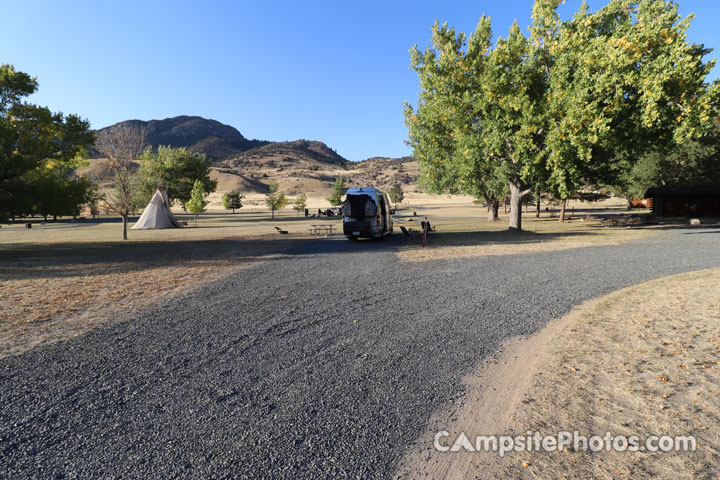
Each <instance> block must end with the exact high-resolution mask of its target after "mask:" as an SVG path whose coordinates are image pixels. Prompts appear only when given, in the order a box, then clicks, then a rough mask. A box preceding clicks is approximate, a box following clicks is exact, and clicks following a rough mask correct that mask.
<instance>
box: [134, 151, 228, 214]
mask: <svg viewBox="0 0 720 480" xmlns="http://www.w3.org/2000/svg"><path fill="white" fill-rule="evenodd" d="M138 160H139V161H140V170H139V171H138V175H139V181H138V191H137V193H136V196H135V199H134V203H135V204H136V206H138V207H144V206H145V205H147V203H148V201H149V200H150V198H151V197H152V195H153V193H155V190H156V189H158V188H160V189H162V190H165V191H166V192H167V195H168V199H169V201H170V202H171V203H172V202H173V201H175V200H177V201H179V202H180V203H181V204H182V205H183V207H185V206H186V204H187V202H188V201H189V200H190V197H191V194H192V190H193V186H194V185H195V181H196V180H200V181H201V182H202V184H203V186H204V187H203V188H204V191H205V192H206V193H208V194H209V193H212V192H214V191H215V189H216V188H217V182H216V181H214V180H211V179H210V167H211V166H212V162H211V161H210V160H208V159H207V158H206V156H205V154H200V153H193V152H190V151H188V150H186V149H185V148H172V147H169V146H163V145H160V146H158V148H157V150H153V149H152V147H147V148H146V149H145V150H144V151H143V152H142V155H141V156H140V158H139V159H138Z"/></svg>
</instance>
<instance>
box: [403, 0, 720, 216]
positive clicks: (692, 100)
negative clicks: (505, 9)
mask: <svg viewBox="0 0 720 480" xmlns="http://www.w3.org/2000/svg"><path fill="white" fill-rule="evenodd" d="M559 3H560V0H537V1H536V2H535V5H534V7H533V16H532V18H533V20H532V25H531V26H530V30H529V35H527V36H526V35H524V34H523V33H522V32H521V30H520V28H519V26H518V25H517V23H514V24H513V26H512V27H511V28H510V31H509V33H508V34H507V36H506V37H505V38H499V39H498V40H497V41H496V42H495V43H494V44H493V42H492V31H491V26H490V19H489V18H488V17H486V16H483V17H481V19H480V21H479V22H478V25H477V28H476V30H475V31H474V32H473V33H472V34H471V35H470V36H469V37H466V36H465V35H464V34H462V33H459V34H456V33H455V30H454V29H452V28H450V27H448V26H447V24H445V25H442V26H440V25H439V24H438V23H437V22H436V23H435V25H434V26H433V29H432V45H431V46H430V47H428V48H427V49H426V50H425V51H424V52H421V51H420V50H418V48H417V47H414V48H413V49H412V50H411V66H412V68H413V69H414V70H415V71H416V72H417V73H418V76H419V79H420V96H419V99H418V104H417V107H412V106H411V105H408V104H406V105H405V117H406V123H407V125H408V129H409V139H410V145H411V146H412V147H413V149H414V153H415V157H416V158H417V159H418V162H419V163H420V166H421V173H422V181H423V183H424V185H425V186H426V187H428V188H429V189H430V190H433V191H437V192H447V193H466V194H470V195H473V196H476V197H479V196H484V197H485V198H486V199H488V200H489V199H491V198H498V197H501V196H505V195H506V192H507V193H509V194H510V197H511V217H510V228H511V229H518V230H519V229H521V204H522V201H523V198H524V197H525V196H526V195H528V194H530V193H532V192H534V191H535V192H537V191H538V190H544V191H549V192H553V193H555V194H557V195H558V196H560V197H561V198H567V197H568V196H569V195H570V194H571V193H572V192H573V191H575V190H576V189H578V188H579V187H581V186H583V185H585V184H588V183H590V184H592V183H595V182H598V181H600V180H602V181H605V182H609V181H611V179H612V177H613V176H617V175H618V174H619V173H620V172H621V171H622V170H623V169H626V168H628V166H632V164H633V163H634V162H635V161H636V159H637V158H638V157H639V156H640V155H642V154H643V153H645V152H647V151H648V150H649V149H650V148H654V147H655V146H657V144H658V143H666V144H680V143H684V142H685V141H687V140H688V139H691V138H696V137H699V136H700V135H701V134H702V133H704V132H705V131H706V130H707V126H708V125H709V119H710V116H711V114H712V111H713V109H714V106H715V105H716V103H717V99H718V93H720V84H718V83H717V82H716V83H714V84H713V85H708V84H707V83H706V81H705V78H706V76H707V74H708V72H709V71H710V69H711V68H712V66H713V65H714V62H707V63H703V56H704V55H705V54H706V53H708V52H709V50H707V49H705V48H704V47H703V46H700V45H693V44H689V43H688V42H687V40H686V36H685V31H686V30H687V27H688V25H689V23H690V21H691V18H686V19H682V18H681V17H680V16H679V15H678V13H677V5H675V4H673V3H672V2H668V1H664V0H641V1H639V2H638V1H629V0H611V1H610V2H609V3H608V5H606V6H605V7H603V8H601V9H599V10H598V11H596V12H590V11H589V9H588V7H587V5H586V4H585V3H583V5H582V6H581V7H580V9H579V10H578V11H577V12H576V14H575V15H574V16H573V18H572V19H570V20H567V21H561V20H560V19H559V16H558V14H557V11H556V10H557V7H558V4H559Z"/></svg>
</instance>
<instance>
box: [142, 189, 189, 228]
mask: <svg viewBox="0 0 720 480" xmlns="http://www.w3.org/2000/svg"><path fill="white" fill-rule="evenodd" d="M179 226H180V224H179V223H178V222H177V220H175V217H173V214H172V212H171V211H170V204H169V203H168V198H167V193H165V192H164V191H161V190H158V191H156V192H155V195H153V196H152V198H151V199H150V203H148V205H147V207H145V211H144V212H143V214H142V216H141V217H140V219H139V220H138V221H137V223H136V224H135V225H134V226H133V227H132V229H133V230H141V229H146V228H176V227H179Z"/></svg>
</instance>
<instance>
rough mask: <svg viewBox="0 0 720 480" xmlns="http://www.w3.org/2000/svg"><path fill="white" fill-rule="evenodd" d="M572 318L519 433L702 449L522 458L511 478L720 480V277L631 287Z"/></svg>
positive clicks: (539, 378) (522, 413) (706, 274)
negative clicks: (689, 438)
mask: <svg viewBox="0 0 720 480" xmlns="http://www.w3.org/2000/svg"><path fill="white" fill-rule="evenodd" d="M571 316H572V317H573V318H572V319H570V320H569V323H567V324H566V329H565V330H564V332H563V333H562V334H561V335H559V336H558V337H556V338H555V340H554V341H553V342H551V346H550V349H549V353H548V354H547V355H546V356H545V358H544V360H542V361H541V364H540V371H541V372H543V373H542V374H541V375H536V376H535V380H534V387H533V388H532V390H531V392H530V394H529V396H528V397H527V398H526V399H525V400H524V401H523V403H524V404H523V405H522V406H521V408H520V410H519V412H518V414H517V418H516V420H517V422H518V424H519V425H520V427H519V428H518V429H517V432H518V433H524V432H525V431H527V430H531V431H540V432H541V433H543V434H545V433H546V434H555V433H556V432H558V431H571V432H572V431H574V430H577V431H579V432H581V433H582V434H584V435H587V436H590V435H596V434H597V435H601V436H602V435H604V434H605V432H612V433H613V434H614V435H638V436H639V437H640V438H641V439H643V438H646V437H647V436H648V435H670V436H676V435H693V436H695V438H696V439H697V445H698V450H697V451H696V452H677V453H675V452H673V453H648V452H642V453H630V452H622V453H621V452H614V451H611V452H606V451H603V452H599V453H590V452H582V451H578V452H575V451H569V450H566V451H564V452H557V453H522V454H516V457H515V459H516V460H517V461H515V462H512V463H511V464H509V466H508V469H507V471H506V472H505V474H504V476H506V477H511V476H516V477H517V476H526V477H528V478H597V479H603V478H633V479H637V478H668V479H670V478H672V479H680V478H688V479H690V478H715V477H716V476H717V455H718V452H719V449H720V435H718V432H717V425H718V422H719V420H720V419H719V418H718V415H719V414H718V412H720V270H719V269H715V270H706V271H701V272H694V273H690V274H683V275H677V276H672V277H665V278H662V279H659V280H655V281H652V282H648V283H645V284H641V285H638V286H635V287H631V288H627V289H624V290H621V291H619V292H617V293H614V294H611V295H609V296H607V297H605V298H603V299H601V300H600V301H599V302H596V303H593V304H591V306H590V307H589V308H587V309H584V310H580V311H579V312H576V313H573V314H571ZM522 465H525V466H524V467H523V466H522Z"/></svg>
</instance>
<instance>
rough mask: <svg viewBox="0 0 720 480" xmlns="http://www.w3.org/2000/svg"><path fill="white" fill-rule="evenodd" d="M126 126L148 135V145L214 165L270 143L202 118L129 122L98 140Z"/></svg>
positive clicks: (103, 132) (107, 129)
mask: <svg viewBox="0 0 720 480" xmlns="http://www.w3.org/2000/svg"><path fill="white" fill-rule="evenodd" d="M126 125H130V126H133V127H140V128H141V129H143V130H144V131H145V134H146V137H147V141H148V145H151V146H152V147H153V148H157V146H158V145H170V146H171V147H175V148H178V147H185V148H187V149H188V150H190V151H193V152H198V153H204V154H206V155H207V156H208V158H210V159H211V160H213V161H217V160H222V159H225V158H229V157H233V156H235V155H238V154H240V153H242V152H244V151H246V150H249V149H251V148H254V147H258V146H260V145H265V144H267V143H268V142H265V141H262V140H248V139H247V138H245V137H244V136H243V135H242V134H241V133H240V132H238V131H237V129H235V128H234V127H231V126H230V125H225V124H223V123H220V122H218V121H216V120H209V119H206V118H202V117H190V116H184V115H183V116H180V117H173V118H166V119H164V120H150V121H148V122H145V121H142V120H127V121H124V122H120V123H116V124H115V125H111V126H109V127H105V128H101V129H100V130H98V131H97V132H95V133H96V134H97V136H98V138H102V137H105V136H112V135H114V134H115V132H116V131H117V130H118V129H120V128H123V127H124V126H126ZM90 153H91V156H94V157H98V156H100V155H99V154H98V152H95V151H92V152H90Z"/></svg>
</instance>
